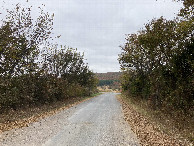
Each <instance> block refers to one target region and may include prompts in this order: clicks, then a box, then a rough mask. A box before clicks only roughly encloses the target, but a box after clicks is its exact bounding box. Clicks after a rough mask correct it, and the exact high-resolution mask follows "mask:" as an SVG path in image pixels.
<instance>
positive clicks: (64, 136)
mask: <svg viewBox="0 0 194 146" xmlns="http://www.w3.org/2000/svg"><path fill="white" fill-rule="evenodd" d="M115 96H116V93H105V94H102V95H100V96H97V97H94V98H92V99H90V100H87V101H85V102H83V103H81V104H79V105H76V106H74V107H71V108H69V109H67V110H63V111H61V112H59V113H57V114H55V115H53V116H50V117H47V118H45V119H42V120H40V121H38V122H34V123H31V124H29V127H23V128H20V129H13V130H10V131H6V132H4V133H2V134H1V135H0V145H1V146H23V145H28V146H39V145H43V146H53V145H56V146H87V145H88V146H100V145H103V146H106V145H108V146H111V145H114V146H117V145H119V146H122V145H124V146H127V145H129V146H130V145H139V140H138V139H137V137H136V135H135V134H134V133H133V132H132V131H131V129H130V127H129V125H128V124H127V122H126V121H125V120H124V119H123V118H124V116H123V113H122V107H121V105H120V103H119V102H118V101H117V99H116V97H115Z"/></svg>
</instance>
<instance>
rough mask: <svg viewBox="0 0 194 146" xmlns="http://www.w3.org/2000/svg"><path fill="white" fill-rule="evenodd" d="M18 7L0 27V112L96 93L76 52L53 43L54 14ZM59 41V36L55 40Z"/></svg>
mask: <svg viewBox="0 0 194 146" xmlns="http://www.w3.org/2000/svg"><path fill="white" fill-rule="evenodd" d="M39 10H40V11H39V15H38V17H37V18H36V19H34V18H33V17H32V15H31V12H32V7H27V8H25V7H22V6H21V5H20V4H17V5H16V7H15V9H12V10H7V15H6V18H5V20H2V25H1V26H0V110H1V111H2V110H3V109H7V108H13V109H16V108H18V107H21V106H23V105H34V104H45V103H51V102H55V101H57V100H67V99H69V98H72V97H80V96H88V95H90V94H92V93H94V92H96V85H97V82H98V80H97V78H96V77H95V74H94V73H93V72H92V71H91V70H90V69H89V67H88V65H87V64H86V63H85V62H84V55H83V54H81V53H79V52H78V51H77V49H73V48H70V47H66V46H60V45H58V44H54V43H52V42H53V41H52V40H53V39H54V38H53V33H52V30H53V27H52V26H53V17H54V14H52V15H51V14H49V13H47V12H44V10H43V8H40V7H39ZM57 37H58V36H57Z"/></svg>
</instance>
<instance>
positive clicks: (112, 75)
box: [96, 72, 122, 80]
mask: <svg viewBox="0 0 194 146" xmlns="http://www.w3.org/2000/svg"><path fill="white" fill-rule="evenodd" d="M121 75H122V73H121V72H107V73H96V76H97V77H98V79H99V80H119V78H120V76H121Z"/></svg>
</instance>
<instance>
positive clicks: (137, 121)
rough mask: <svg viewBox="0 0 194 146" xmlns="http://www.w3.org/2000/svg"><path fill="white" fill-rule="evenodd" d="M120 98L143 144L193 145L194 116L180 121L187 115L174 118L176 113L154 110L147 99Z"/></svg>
mask: <svg viewBox="0 0 194 146" xmlns="http://www.w3.org/2000/svg"><path fill="white" fill-rule="evenodd" d="M118 99H119V101H120V102H121V103H122V106H123V111H124V115H125V119H126V120H127V121H128V122H129V124H130V126H131V127H132V130H133V131H134V132H135V133H136V134H137V136H138V138H139V139H140V141H141V144H142V145H192V137H193V132H194V131H193V124H192V123H193V117H187V118H188V120H186V121H185V120H184V121H182V120H181V121H180V119H185V117H184V118H183V116H182V118H181V117H176V118H172V117H174V116H175V115H174V116H172V115H168V114H165V112H161V111H159V110H152V109H151V108H150V106H149V105H148V104H147V102H146V101H138V102H137V101H134V100H132V99H130V98H126V97H125V96H119V97H118ZM177 120H178V121H177ZM177 125H178V126H177ZM189 141H190V142H189Z"/></svg>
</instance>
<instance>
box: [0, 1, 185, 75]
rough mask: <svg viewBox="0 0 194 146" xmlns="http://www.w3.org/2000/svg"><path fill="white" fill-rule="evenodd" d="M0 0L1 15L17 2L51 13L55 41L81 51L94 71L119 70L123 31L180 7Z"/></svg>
mask: <svg viewBox="0 0 194 146" xmlns="http://www.w3.org/2000/svg"><path fill="white" fill-rule="evenodd" d="M4 1H5V3H4V2H3V0H0V6H1V7H0V13H1V14H0V18H3V16H4V11H5V10H4V9H2V6H3V7H4V8H8V9H10V8H12V7H13V6H15V4H17V3H21V4H23V5H24V6H33V8H34V11H33V10H32V15H37V9H36V8H37V7H39V6H41V5H42V4H45V7H44V9H45V11H47V12H49V13H51V14H52V13H54V25H53V27H54V30H53V32H54V34H55V35H56V36H57V35H61V37H60V38H59V39H58V40H57V42H58V44H60V45H66V46H69V47H72V48H77V49H78V51H79V52H84V55H85V59H86V60H85V62H87V63H88V65H89V68H90V69H91V70H92V71H93V72H98V73H102V72H117V71H120V66H119V62H118V54H120V53H121V49H120V47H119V46H122V45H124V43H125V37H126V34H131V33H136V32H137V31H138V30H140V29H142V28H143V27H144V24H146V23H148V22H149V21H151V20H152V19H153V18H159V17H161V16H164V18H166V19H173V18H174V17H175V16H176V14H177V13H178V11H179V9H180V8H181V7H182V4H181V3H178V2H173V0H157V1H156V0H38V1H37V0H28V3H26V0H4Z"/></svg>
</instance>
